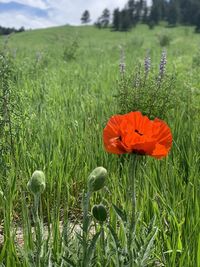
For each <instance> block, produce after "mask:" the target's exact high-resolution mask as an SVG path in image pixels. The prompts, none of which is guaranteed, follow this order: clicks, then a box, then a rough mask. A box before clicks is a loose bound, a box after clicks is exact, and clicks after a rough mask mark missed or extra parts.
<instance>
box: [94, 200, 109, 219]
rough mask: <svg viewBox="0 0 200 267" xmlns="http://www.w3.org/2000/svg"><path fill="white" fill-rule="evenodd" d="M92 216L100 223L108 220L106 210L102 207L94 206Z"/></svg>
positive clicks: (100, 205)
mask: <svg viewBox="0 0 200 267" xmlns="http://www.w3.org/2000/svg"><path fill="white" fill-rule="evenodd" d="M92 215H93V216H94V218H95V219H96V220H97V221H99V222H104V221H105V220H106V219H107V211H106V208H105V207H104V206H103V205H102V204H99V205H94V206H93V208H92Z"/></svg>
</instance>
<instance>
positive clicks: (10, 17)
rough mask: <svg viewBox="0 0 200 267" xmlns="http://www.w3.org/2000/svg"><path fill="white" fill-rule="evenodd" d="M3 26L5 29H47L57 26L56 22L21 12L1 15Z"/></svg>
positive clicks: (0, 19)
mask: <svg viewBox="0 0 200 267" xmlns="http://www.w3.org/2000/svg"><path fill="white" fill-rule="evenodd" d="M0 21H1V22H2V23H1V25H2V26H4V27H15V28H17V29H19V28H20V27H22V26H25V27H26V29H30V28H31V29H36V28H47V27H51V26H55V24H54V22H52V21H51V20H49V19H46V18H41V17H40V18H38V17H32V16H28V15H25V14H20V13H19V12H12V14H7V13H0Z"/></svg>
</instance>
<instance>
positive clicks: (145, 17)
mask: <svg viewBox="0 0 200 267" xmlns="http://www.w3.org/2000/svg"><path fill="white" fill-rule="evenodd" d="M148 16H149V8H148V6H147V2H146V1H144V7H143V12H142V22H143V23H148Z"/></svg>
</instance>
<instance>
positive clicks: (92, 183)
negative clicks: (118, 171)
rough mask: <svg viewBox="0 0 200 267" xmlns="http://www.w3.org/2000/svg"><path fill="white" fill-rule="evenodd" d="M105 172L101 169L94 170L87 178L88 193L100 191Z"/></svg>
mask: <svg viewBox="0 0 200 267" xmlns="http://www.w3.org/2000/svg"><path fill="white" fill-rule="evenodd" d="M106 176H107V170H106V169H105V168H103V167H97V168H96V169H94V170H93V171H92V172H91V174H90V175H89V177H88V189H89V191H90V192H95V191H98V190H100V189H101V188H103V187H104V185H105V180H106Z"/></svg>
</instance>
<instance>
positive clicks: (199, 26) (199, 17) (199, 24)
mask: <svg viewBox="0 0 200 267" xmlns="http://www.w3.org/2000/svg"><path fill="white" fill-rule="evenodd" d="M195 19H196V23H195V26H196V28H195V31H196V32H198V33H200V9H199V10H198V12H197V14H196V16H195Z"/></svg>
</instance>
